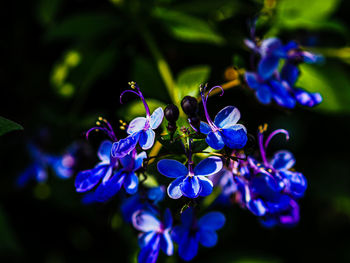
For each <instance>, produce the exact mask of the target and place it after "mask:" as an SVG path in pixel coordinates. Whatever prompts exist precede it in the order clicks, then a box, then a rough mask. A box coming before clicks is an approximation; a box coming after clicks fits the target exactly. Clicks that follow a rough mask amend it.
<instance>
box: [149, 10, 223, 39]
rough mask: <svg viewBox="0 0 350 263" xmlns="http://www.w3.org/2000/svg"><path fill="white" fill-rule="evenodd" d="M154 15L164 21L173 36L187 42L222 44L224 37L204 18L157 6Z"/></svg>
mask: <svg viewBox="0 0 350 263" xmlns="http://www.w3.org/2000/svg"><path fill="white" fill-rule="evenodd" d="M153 16H154V17H156V18H158V19H159V20H161V21H162V23H163V24H164V25H165V26H166V27H167V29H168V30H169V32H170V34H172V36H173V37H175V38H177V39H179V40H182V41H187V42H199V43H211V44H216V45H221V44H223V43H224V42H225V41H224V39H223V38H222V37H221V36H220V35H219V34H218V33H217V32H216V31H215V30H214V29H213V28H212V26H211V25H210V24H209V23H208V22H207V21H204V20H201V19H199V18H197V17H194V16H190V15H187V14H185V13H182V12H178V11H172V10H168V9H165V8H156V9H155V10H154V12H153Z"/></svg>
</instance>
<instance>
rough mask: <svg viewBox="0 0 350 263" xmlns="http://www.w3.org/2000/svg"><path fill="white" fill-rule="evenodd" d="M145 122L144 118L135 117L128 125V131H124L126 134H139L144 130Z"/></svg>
mask: <svg viewBox="0 0 350 263" xmlns="http://www.w3.org/2000/svg"><path fill="white" fill-rule="evenodd" d="M146 122H147V119H146V118H145V117H137V118H135V119H133V120H132V121H131V122H130V123H129V126H128V129H127V130H126V132H127V133H128V134H133V133H136V132H139V131H141V130H143V128H145V126H146Z"/></svg>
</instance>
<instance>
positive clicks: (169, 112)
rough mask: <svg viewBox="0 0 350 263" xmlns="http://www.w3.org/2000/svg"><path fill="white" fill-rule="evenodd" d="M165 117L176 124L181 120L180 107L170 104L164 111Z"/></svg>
mask: <svg viewBox="0 0 350 263" xmlns="http://www.w3.org/2000/svg"><path fill="white" fill-rule="evenodd" d="M164 116H165V118H166V119H167V121H168V122H169V123H175V122H176V121H177V119H178V118H179V109H178V107H176V106H175V105H174V104H169V105H168V106H166V108H165V110H164ZM175 126H176V125H175Z"/></svg>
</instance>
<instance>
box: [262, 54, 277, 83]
mask: <svg viewBox="0 0 350 263" xmlns="http://www.w3.org/2000/svg"><path fill="white" fill-rule="evenodd" d="M279 60H280V58H279V57H278V56H274V55H270V56H266V57H263V58H262V59H261V60H260V62H259V65H258V72H259V76H260V77H261V78H263V79H268V78H270V77H271V76H272V74H273V73H274V72H275V71H276V69H277V68H278V64H279Z"/></svg>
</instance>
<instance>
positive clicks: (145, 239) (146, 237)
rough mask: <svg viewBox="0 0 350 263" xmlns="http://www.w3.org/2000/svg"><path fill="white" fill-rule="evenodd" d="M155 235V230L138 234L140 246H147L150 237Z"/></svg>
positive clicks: (152, 237)
mask: <svg viewBox="0 0 350 263" xmlns="http://www.w3.org/2000/svg"><path fill="white" fill-rule="evenodd" d="M155 235H158V234H157V232H155V231H149V232H146V233H142V234H141V235H139V238H138V243H139V246H140V247H141V248H143V247H145V246H147V245H148V244H149V243H150V241H151V240H152V239H154V236H155Z"/></svg>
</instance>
